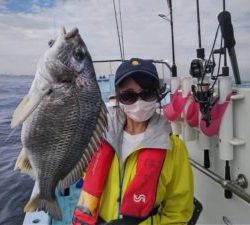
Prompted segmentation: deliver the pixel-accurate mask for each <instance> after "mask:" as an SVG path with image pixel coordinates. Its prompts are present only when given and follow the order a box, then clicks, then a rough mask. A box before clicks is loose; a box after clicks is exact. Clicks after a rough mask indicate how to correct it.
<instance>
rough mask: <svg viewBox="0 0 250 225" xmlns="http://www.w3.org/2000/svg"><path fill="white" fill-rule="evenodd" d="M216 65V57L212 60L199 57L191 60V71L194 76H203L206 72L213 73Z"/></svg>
mask: <svg viewBox="0 0 250 225" xmlns="http://www.w3.org/2000/svg"><path fill="white" fill-rule="evenodd" d="M214 67H215V62H214V59H213V60H212V61H210V60H206V59H201V58H197V59H193V60H192V61H191V65H190V69H189V73H190V75H191V76H192V77H194V78H202V77H203V76H204V75H205V74H209V73H213V71H214Z"/></svg>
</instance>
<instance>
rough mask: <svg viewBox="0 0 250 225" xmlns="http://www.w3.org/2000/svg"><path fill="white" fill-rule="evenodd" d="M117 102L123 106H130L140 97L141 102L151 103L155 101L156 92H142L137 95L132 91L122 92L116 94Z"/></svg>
mask: <svg viewBox="0 0 250 225" xmlns="http://www.w3.org/2000/svg"><path fill="white" fill-rule="evenodd" d="M117 97H118V100H119V102H121V103H122V104H124V105H131V104H133V103H135V102H136V101H137V100H138V98H139V97H140V98H141V99H142V100H144V101H146V102H151V101H154V100H156V99H157V92H156V90H142V91H141V92H139V93H137V92H134V91H124V92H121V93H119V94H118V96H117Z"/></svg>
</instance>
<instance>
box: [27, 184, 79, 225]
mask: <svg viewBox="0 0 250 225" xmlns="http://www.w3.org/2000/svg"><path fill="white" fill-rule="evenodd" d="M80 191H81V189H80V188H76V186H75V185H72V186H71V187H70V189H69V192H70V194H69V195H68V196H62V195H60V194H59V192H58V191H56V195H57V200H58V203H59V205H60V209H61V211H62V214H63V220H62V221H59V220H53V219H52V220H51V218H50V217H49V215H48V214H47V213H45V212H43V211H39V212H38V211H37V212H34V213H26V215H25V218H24V222H23V225H32V224H37V225H71V224H72V222H71V221H72V215H73V211H74V209H75V206H76V203H77V200H78V196H79V194H80ZM36 192H37V188H36V187H35V188H34V190H33V193H32V195H34V194H35V193H36Z"/></svg>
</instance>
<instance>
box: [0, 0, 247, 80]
mask: <svg viewBox="0 0 250 225" xmlns="http://www.w3.org/2000/svg"><path fill="white" fill-rule="evenodd" d="M226 8H227V10H228V11H230V12H231V15H232V23H233V26H234V31H235V39H236V46H235V49H236V53H237V56H238V62H239V67H240V72H241V75H242V76H243V79H247V76H248V75H249V74H247V72H248V73H249V71H250V63H249V62H248V61H249V59H250V1H249V0H227V1H226ZM221 10H222V0H200V14H201V25H202V27H201V32H202V45H203V47H205V49H206V56H207V57H208V55H209V51H210V49H211V46H212V42H213V38H214V35H215V31H216V28H217V26H218V20H217V15H218V13H219V12H220V11H221ZM121 12H122V19H123V31H124V45H125V55H126V58H130V57H143V58H154V59H168V60H169V61H172V55H171V35H170V24H169V22H167V21H166V20H163V19H162V18H160V17H158V14H159V13H164V14H166V15H168V14H169V10H168V7H167V3H166V0H136V1H135V0H121ZM173 16H174V35H175V48H176V64H177V67H178V73H179V74H180V75H187V74H188V71H189V65H190V61H191V59H192V58H195V57H196V48H197V47H198V38H197V21H196V1H195V0H173ZM62 25H64V26H65V27H66V29H67V30H69V29H71V28H72V27H78V28H79V30H80V34H81V35H82V37H83V39H84V41H85V42H86V44H87V46H88V48H89V51H90V53H91V55H92V58H93V59H95V60H98V59H116V58H119V57H120V52H119V46H118V39H117V33H116V25H115V17H114V10H113V1H112V0H68V1H67V0H0V74H34V73H35V71H36V63H37V60H38V58H39V57H40V56H41V55H42V54H43V52H44V51H45V50H46V48H47V46H48V45H47V43H48V40H50V39H51V38H53V37H55V36H56V35H57V33H58V31H59V29H60V27H61V26H62ZM218 44H219V41H218ZM97 72H98V73H100V71H97ZM249 76H250V75H249ZM248 80H250V79H248Z"/></svg>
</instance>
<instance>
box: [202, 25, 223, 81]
mask: <svg viewBox="0 0 250 225" xmlns="http://www.w3.org/2000/svg"><path fill="white" fill-rule="evenodd" d="M219 28H220V25H218V27H217V30H216V33H215V37H214V41H213V46H212V49H211V52H210V55H209V58H208V60H207V61H206V63H205V67H204V68H205V69H204V72H203V74H202V79H201V84H204V83H203V81H204V78H205V75H206V68H207V66H208V63H209V62H210V59H211V56H212V54H213V51H214V46H215V43H216V40H217V36H218V32H219Z"/></svg>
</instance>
